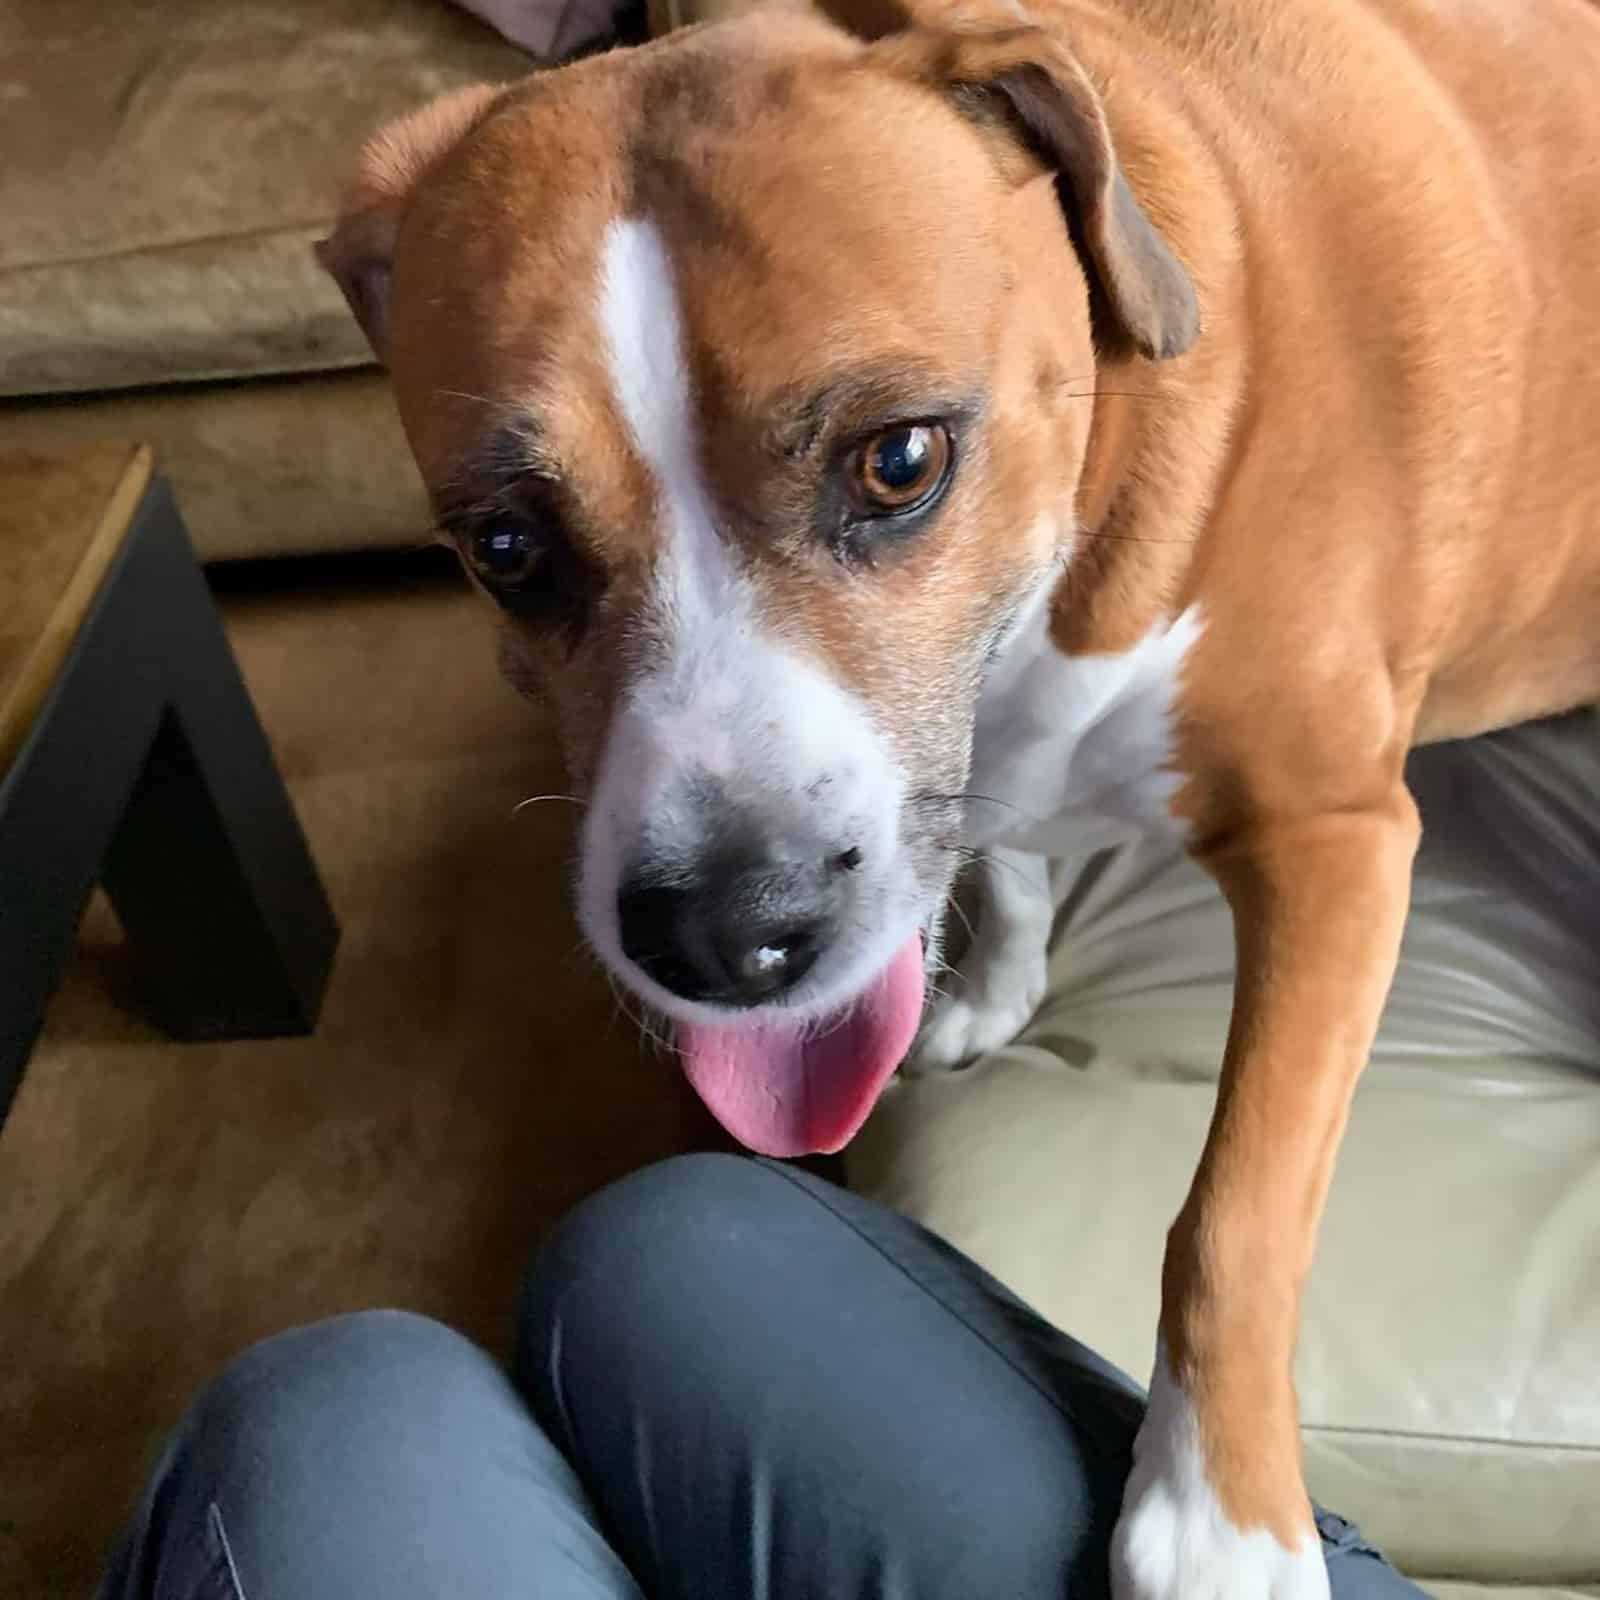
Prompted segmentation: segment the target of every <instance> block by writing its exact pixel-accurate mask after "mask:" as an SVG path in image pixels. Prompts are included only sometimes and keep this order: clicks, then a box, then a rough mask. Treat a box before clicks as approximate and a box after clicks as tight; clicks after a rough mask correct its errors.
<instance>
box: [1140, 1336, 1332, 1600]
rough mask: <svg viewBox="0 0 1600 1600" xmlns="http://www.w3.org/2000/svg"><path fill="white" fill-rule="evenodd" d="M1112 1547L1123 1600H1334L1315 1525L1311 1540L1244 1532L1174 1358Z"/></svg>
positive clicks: (1161, 1371) (1162, 1371)
mask: <svg viewBox="0 0 1600 1600" xmlns="http://www.w3.org/2000/svg"><path fill="white" fill-rule="evenodd" d="M1133 1455H1134V1466H1133V1471H1132V1472H1131V1473H1130V1474H1129V1476H1128V1486H1127V1489H1126V1490H1125V1491H1124V1493H1123V1498H1122V1516H1121V1519H1120V1520H1119V1521H1118V1523H1117V1529H1116V1533H1115V1535H1114V1536H1113V1539H1112V1544H1111V1593H1112V1595H1113V1597H1114V1600H1328V1568H1327V1564H1326V1562H1324V1560H1323V1558H1322V1544H1321V1541H1320V1540H1319V1539H1318V1538H1317V1535H1316V1532H1315V1531H1314V1530H1313V1529H1312V1528H1311V1526H1310V1523H1309V1514H1308V1522H1307V1527H1306V1533H1305V1536H1304V1538H1303V1540H1302V1542H1301V1543H1300V1544H1299V1545H1297V1546H1296V1547H1294V1548H1288V1547H1286V1546H1285V1545H1283V1544H1281V1543H1280V1542H1279V1541H1278V1539H1277V1538H1275V1537H1274V1536H1273V1534H1272V1533H1271V1532H1269V1531H1268V1530H1267V1529H1265V1528H1251V1529H1249V1530H1247V1531H1246V1530H1241V1529H1239V1528H1237V1527H1235V1526H1234V1525H1233V1523H1232V1522H1231V1521H1230V1520H1229V1518H1228V1515H1227V1513H1226V1512H1225V1511H1224V1510H1223V1507H1222V1504H1221V1502H1220V1501H1219V1500H1218V1498H1217V1494H1216V1491H1215V1490H1214V1489H1213V1488H1212V1486H1211V1483H1210V1481H1209V1480H1208V1478H1207V1476H1206V1471H1205V1463H1204V1459H1203V1456H1202V1453H1201V1449H1200V1439H1199V1430H1198V1426H1197V1423H1196V1418H1195V1415H1194V1411H1193V1409H1192V1408H1191V1407H1190V1404H1189V1400H1188V1397H1187V1396H1186V1395H1185V1394H1184V1393H1183V1391H1182V1389H1181V1387H1180V1386H1179V1385H1178V1384H1177V1383H1176V1382H1175V1381H1174V1380H1173V1378H1172V1377H1171V1374H1170V1372H1169V1370H1168V1368H1167V1363H1166V1358H1165V1355H1164V1353H1163V1354H1161V1355H1158V1357H1157V1360H1156V1372H1155V1377H1154V1378H1153V1380H1152V1381H1151V1385H1150V1409H1149V1411H1148V1413H1147V1414H1146V1416H1145V1421H1144V1426H1143V1427H1142V1428H1140V1430H1139V1436H1138V1438H1137V1439H1136V1440H1135V1441H1134V1447H1133Z"/></svg>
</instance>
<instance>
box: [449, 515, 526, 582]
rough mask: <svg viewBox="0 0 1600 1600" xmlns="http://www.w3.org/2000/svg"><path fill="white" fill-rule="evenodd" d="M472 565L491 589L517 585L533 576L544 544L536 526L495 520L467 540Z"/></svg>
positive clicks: (467, 553) (471, 534)
mask: <svg viewBox="0 0 1600 1600" xmlns="http://www.w3.org/2000/svg"><path fill="white" fill-rule="evenodd" d="M463 543H464V549H465V553H466V557H467V560H468V561H469V562H471V564H472V569H473V571H474V572H476V573H477V575H478V576H479V577H480V578H481V579H482V580H483V581H484V582H485V583H486V584H488V585H489V587H490V588H491V589H516V588H520V587H521V586H522V585H523V584H524V583H526V582H527V581H528V579H529V578H530V577H532V576H533V573H534V570H535V568H537V567H538V565H539V561H540V558H541V556H542V555H543V553H544V551H543V546H542V545H541V544H540V542H539V540H538V539H537V538H536V537H535V535H534V534H533V532H532V530H531V529H529V528H527V527H525V526H524V525H522V524H520V523H516V522H491V523H489V524H488V525H487V526H485V527H482V528H477V529H475V530H474V531H473V532H472V533H469V534H468V535H467V537H466V539H465V540H464V541H463Z"/></svg>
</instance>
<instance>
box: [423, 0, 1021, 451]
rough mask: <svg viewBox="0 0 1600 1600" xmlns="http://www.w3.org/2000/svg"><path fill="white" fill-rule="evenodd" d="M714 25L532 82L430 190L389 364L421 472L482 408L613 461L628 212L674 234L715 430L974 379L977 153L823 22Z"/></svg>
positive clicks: (983, 344)
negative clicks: (817, 25)
mask: <svg viewBox="0 0 1600 1600" xmlns="http://www.w3.org/2000/svg"><path fill="white" fill-rule="evenodd" d="M718 33H719V30H715V29H713V30H709V31H708V32H707V33H706V34H704V35H700V36H689V37H688V38H686V39H685V40H684V41H683V42H682V43H674V42H672V41H669V42H668V45H666V46H662V47H655V48H654V49H646V50H641V51H635V52H625V53H619V54H617V55H614V56H605V57H599V58H596V59H595V60H592V61H589V62H585V63H582V64H580V65H579V66H577V67H572V68H567V69H564V70H563V71H560V72H556V73H551V74H548V75H546V76H544V77H543V78H535V79H533V80H531V81H530V82H529V83H528V84H526V85H524V86H521V87H519V88H518V89H517V90H515V91H513V92H512V93H511V94H510V95H509V97H507V98H506V99H505V100H504V101H503V102H502V103H501V104H500V105H499V106H497V107H496V109H495V110H493V111H492V112H491V113H490V115H489V116H488V117H487V118H486V119H485V121H484V122H483V124H481V125H480V126H479V127H478V128H477V129H476V130H475V131H474V132H473V133H472V134H471V135H470V136H469V137H468V138H467V139H466V140H464V141H463V143H462V145H461V147H460V148H458V149H457V150H456V151H455V152H453V153H452V155H451V156H449V157H447V158H446V160H445V161H444V162H442V163H441V165H440V167H439V168H438V169H436V171H435V173H434V174H433V175H431V176H430V178H429V179H428V180H427V181H426V182H425V183H424V184H423V185H422V187H421V189H420V190H419V192H418V194H417V195H416V197H415V198H414V200H413V203H412V205H411V207H410V210H409V212H408V214H407V217H406V220H405V223H404V226H403V229H402V233H401V237H400V244H399V248H398V251H397V261H396V268H395V282H394V300H393V314H394V335H393V344H392V351H391V366H392V368H393V370H394V375H395V380H396V387H397V390H398V391H399V393H400V398H401V405H402V410H403V412H404V413H405V414H406V417H407V424H408V427H409V428H410V430H411V432H412V435H413V443H414V444H415V445H416V447H417V451H418V455H419V457H420V458H421V460H422V463H423V466H424V470H425V471H426V472H428V474H429V476H430V477H435V476H436V475H438V474H440V473H443V472H445V471H447V470H448V468H449V465H450V463H451V461H452V460H454V459H456V458H458V457H459V456H460V455H461V454H462V452H463V451H464V450H467V449H470V447H471V445H472V443H473V438H474V435H475V434H477V433H478V432H479V431H480V430H481V429H482V427H483V426H484V422H485V411H484V406H485V404H486V403H487V404H488V405H490V406H492V407H494V408H505V407H509V408H512V409H517V408H522V409H525V410H526V411H528V412H529V413H530V414H532V415H534V416H536V417H537V418H538V419H539V420H540V422H541V424H542V425H543V426H544V427H545V428H546V430H547V432H548V433H549V435H550V437H551V440H552V447H553V448H557V449H563V450H567V451H574V450H581V451H582V452H584V453H589V452H592V451H594V450H597V449H601V450H603V449H604V448H605V445H604V443H603V440H604V438H605V436H606V435H607V434H609V433H612V432H614V431H615V430H614V427H613V426H612V425H613V424H614V423H615V421H616V419H615V417H614V416H611V415H609V414H608V404H607V400H606V394H607V389H608V386H609V379H610V374H608V372H607V370H606V359H605V356H606V352H605V348H604V346H605V339H604V329H603V326H602V323H603V301H604V286H605V281H606V272H607V251H608V241H614V239H615V237H616V234H617V230H618V225H619V224H625V223H635V224H637V223H641V222H642V223H645V224H647V225H648V226H649V228H650V229H651V230H652V232H653V233H654V234H656V235H657V236H658V237H659V239H660V241H661V245H662V248H663V252H664V257H665V260H666V262H667V264H668V266H669V269H670V271H669V279H670V289H671V294H672V297H673V300H674V306H673V315H674V317H675V319H676V322H677V325H678V327H679V328H680V329H681V334H682V339H683V343H684V346H685V350H684V359H685V361H686V362H687V363H688V365H689V367H690V369H691V372H692V377H693V387H694V392H695V395H696V398H697V404H698V405H699V406H700V407H701V408H702V415H703V416H704V417H705V419H706V420H707V421H708V422H709V423H713V424H714V423H715V422H716V420H717V419H718V416H719V414H720V415H722V416H724V417H726V418H727V419H730V420H732V419H737V418H740V417H743V418H746V419H751V420H761V419H764V418H765V417H767V416H768V415H770V414H772V413H773V412H774V411H776V410H779V409H781V408H782V406H783V405H785V404H788V403H790V402H792V401H793V399H794V397H795V396H796V395H799V394H806V393H811V394H816V395H825V394H826V393H827V391H828V388H829V385H830V383H833V382H835V381H844V380H847V379H849V378H850V377H851V376H852V375H854V376H856V377H858V378H861V379H862V381H871V380H872V378H873V375H877V377H878V379H879V380H880V381H882V382H884V383H886V384H889V385H893V384H894V382H895V381H896V374H898V373H902V372H903V373H904V374H905V380H906V382H907V383H908V384H912V383H913V382H915V383H923V384H931V385H932V386H933V387H934V388H936V389H937V388H940V387H943V388H946V389H949V388H952V387H954V388H963V389H965V388H970V387H971V386H972V385H973V384H974V383H976V382H978V381H981V376H982V373H983V370H984V366H985V360H986V348H987V344H988V341H989V339H990V336H991V332H992V326H993V323H994V319H995V315H996V312H997V308H998V305H999V302H1000V299H1001V296H1002V294H1003V292H1004V290H1005V287H1006V278H1007V273H1008V262H1007V256H1006V251H1005V249H1004V248H1003V242H1004V241H1003V239H1002V238H1001V237H1000V236H999V235H1000V231H1001V228H1000V224H1001V211H1002V204H1001V201H1002V196H1003V193H1004V186H1003V185H1002V183H1001V182H1000V180H999V177H998V174H997V173H996V171H995V170H994V168H993V166H992V164H991V162H990V161H989V160H988V158H987V156H986V153H985V148H984V146H983V144H982V142H981V141H980V139H979V138H978V137H976V136H975V135H974V134H973V133H972V132H971V130H969V129H968V128H967V127H966V126H965V124H964V123H963V122H962V119H961V118H960V116H959V115H958V114H957V113H956V112H955V111H954V110H953V109H952V108H951V107H950V106H949V105H947V104H946V103H945V102H944V101H943V100H942V99H941V98H940V97H939V96H937V95H934V94H932V93H929V92H927V91H925V90H923V89H921V88H920V87H918V86H916V85H914V84H912V83H910V82H907V81H902V80H899V79H897V78H894V77H891V76H890V75H889V74H888V73H887V72H885V71H883V70H882V69H880V68H876V67H872V66H870V65H868V64H867V63H866V62H865V61H864V60H863V59H862V57H861V54H860V52H859V50H858V48H857V47H855V46H854V45H852V44H851V43H850V42H849V41H847V40H844V39H841V38H838V37H837V36H835V35H832V34H831V33H825V32H823V31H821V30H816V31H814V32H808V31H807V30H805V29H804V28H798V29H793V30H789V31H786V28H785V26H783V25H776V26H775V27H774V30H773V32H772V35H771V37H770V38H768V39H766V40H762V41H759V42H754V43H753V42H752V41H751V40H750V38H749V35H748V34H740V35H737V36H735V37H734V38H733V39H731V40H729V41H727V42H726V43H722V42H719V41H718ZM929 398H930V399H931V398H934V397H933V396H930V397H929ZM915 399H916V396H915V395H914V394H913V395H910V396H908V402H914V401H915ZM563 436H564V439H563Z"/></svg>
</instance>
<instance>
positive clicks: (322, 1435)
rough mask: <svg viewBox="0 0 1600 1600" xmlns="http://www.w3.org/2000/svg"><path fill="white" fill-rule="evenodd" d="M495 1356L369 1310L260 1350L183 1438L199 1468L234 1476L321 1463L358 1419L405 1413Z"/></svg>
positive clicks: (243, 1360)
mask: <svg viewBox="0 0 1600 1600" xmlns="http://www.w3.org/2000/svg"><path fill="white" fill-rule="evenodd" d="M487 1363H488V1357H487V1356H485V1355H484V1354H483V1353H482V1352H481V1351H479V1350H478V1349H477V1348H476V1347H475V1346H474V1345H472V1344H470V1343H469V1342H468V1341H467V1340H466V1339H464V1338H463V1337H462V1336H461V1335H460V1334H458V1333H455V1332H453V1331H452V1330H451V1329H449V1328H447V1327H445V1326H444V1325H443V1324H442V1323H438V1322H434V1321H432V1320H431V1319H429V1318H427V1317H422V1316H418V1315H416V1314H414V1313H412V1312H407V1311H359V1312H353V1313H350V1314H349V1315H346V1316H339V1317H330V1318H328V1319H327V1320H325V1321H322V1322H315V1323H310V1324H307V1325H305V1326H303V1327H297V1328H291V1329H289V1330H288V1331H286V1332H284V1333H279V1334H275V1335H273V1336H272V1337H271V1338H268V1339H264V1340H262V1341H261V1342H260V1343H259V1344H256V1345H252V1346H251V1347H250V1348H249V1349H248V1350H246V1351H244V1352H243V1353H242V1354H241V1355H239V1356H237V1357H236V1358H235V1359H234V1360H233V1361H232V1362H231V1363H230V1364H229V1365H228V1366H227V1367H226V1368H224V1370H223V1371H222V1373H221V1374H220V1375H219V1376H218V1377H217V1378H216V1379H215V1380H214V1381H213V1382H212V1384H211V1385H210V1387H209V1388H208V1389H206V1390H205V1391H204V1393H203V1394H202V1395H201V1396H200V1398H199V1399H198V1400H197V1401H196V1403H195V1405H194V1407H193V1409H192V1410H191V1411H190V1413H189V1416H188V1418H187V1419H186V1421H185V1423H184V1426H183V1428H182V1430H181V1432H180V1435H179V1442H180V1448H181V1449H182V1451H183V1453H184V1454H185V1455H186V1456H187V1457H188V1458H189V1461H190V1464H192V1465H198V1466H201V1467H202V1468H203V1469H204V1470H205V1471H206V1472H207V1474H208V1475H209V1476H211V1477H214V1478H222V1477H226V1476H228V1475H229V1473H230V1471H231V1469H232V1467H233V1466H234V1464H235V1463H237V1462H239V1461H243V1460H247V1461H249V1462H251V1463H252V1464H253V1467H254V1468H255V1469H263V1468H265V1469H268V1470H270V1468H271V1466H272V1465H273V1464H274V1463H275V1462H276V1463H277V1464H279V1465H285V1464H287V1463H286V1458H288V1457H306V1456H310V1457H315V1456H317V1455H318V1454H319V1453H321V1452H323V1451H324V1450H325V1449H326V1448H327V1446H328V1444H329V1442H330V1441H332V1440H334V1439H337V1438H339V1437H341V1435H344V1434H346V1433H347V1432H348V1429H349V1426H350V1421H351V1419H352V1417H355V1416H358V1415H362V1414H371V1413H375V1412H382V1411H384V1410H387V1409H390V1408H394V1407H404V1406H406V1405H407V1404H408V1402H409V1401H410V1399H411V1397H413V1396H415V1395H416V1394H417V1393H418V1392H419V1389H422V1388H426V1389H429V1390H434V1391H437V1390H438V1389H439V1388H440V1387H441V1386H444V1387H448V1386H449V1385H450V1383H451V1381H452V1377H453V1376H455V1375H463V1376H464V1375H467V1374H471V1375H472V1376H473V1377H474V1378H476V1376H477V1372H478V1369H479V1368H480V1367H481V1366H483V1365H485V1364H487Z"/></svg>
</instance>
